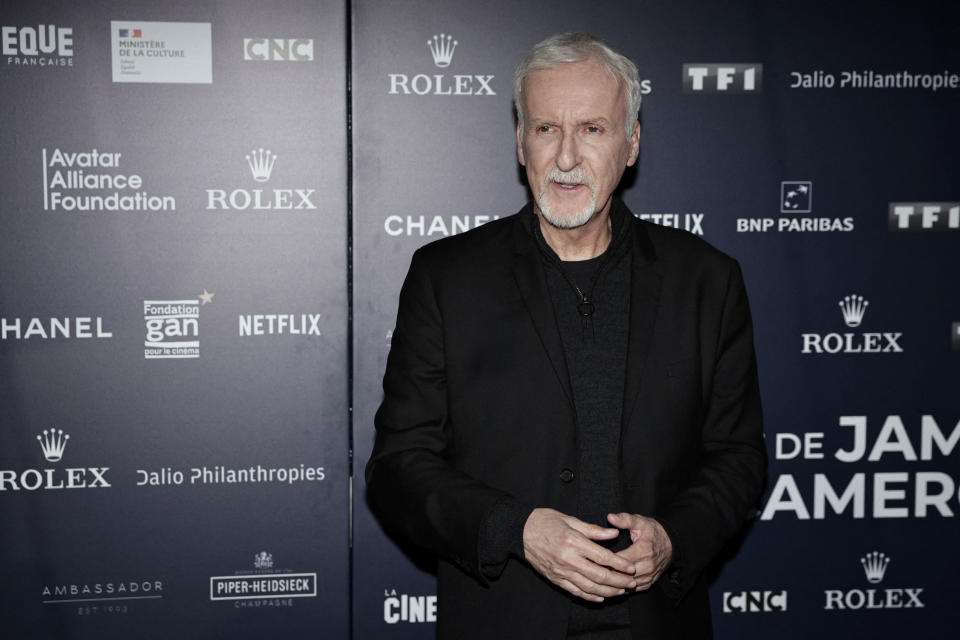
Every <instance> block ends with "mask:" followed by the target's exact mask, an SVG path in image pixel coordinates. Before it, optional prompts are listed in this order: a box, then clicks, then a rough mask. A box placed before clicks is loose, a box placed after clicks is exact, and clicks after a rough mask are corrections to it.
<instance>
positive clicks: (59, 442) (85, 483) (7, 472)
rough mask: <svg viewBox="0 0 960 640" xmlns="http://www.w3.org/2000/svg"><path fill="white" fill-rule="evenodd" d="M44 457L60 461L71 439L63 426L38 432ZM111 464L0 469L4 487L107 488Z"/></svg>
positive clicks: (5, 489) (25, 489)
mask: <svg viewBox="0 0 960 640" xmlns="http://www.w3.org/2000/svg"><path fill="white" fill-rule="evenodd" d="M37 442H38V443H39V450H40V452H41V453H42V454H43V458H44V460H46V461H47V462H50V463H54V464H56V463H58V462H60V461H61V460H62V459H63V457H64V454H65V452H66V449H67V444H68V443H69V442H70V434H68V433H64V431H63V429H44V430H43V432H42V433H40V434H39V435H37ZM109 470H110V468H109V467H68V468H56V467H45V468H43V469H36V468H33V469H23V470H20V471H18V470H13V469H0V491H37V490H55V489H105V488H108V487H110V483H109V482H108V481H107V477H106V474H107V471H109Z"/></svg>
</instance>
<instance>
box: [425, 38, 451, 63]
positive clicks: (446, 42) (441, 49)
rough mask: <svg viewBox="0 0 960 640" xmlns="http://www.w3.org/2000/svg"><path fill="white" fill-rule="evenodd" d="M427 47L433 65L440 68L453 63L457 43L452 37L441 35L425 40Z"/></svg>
mask: <svg viewBox="0 0 960 640" xmlns="http://www.w3.org/2000/svg"><path fill="white" fill-rule="evenodd" d="M427 46H428V47H430V54H431V55H432V56H433V64H435V65H437V66H438V67H440V68H443V67H449V66H450V63H451V62H452V61H453V51H454V49H456V48H457V41H456V40H454V39H453V36H448V35H446V34H443V33H441V34H440V35H439V36H433V37H432V38H431V39H429V40H427Z"/></svg>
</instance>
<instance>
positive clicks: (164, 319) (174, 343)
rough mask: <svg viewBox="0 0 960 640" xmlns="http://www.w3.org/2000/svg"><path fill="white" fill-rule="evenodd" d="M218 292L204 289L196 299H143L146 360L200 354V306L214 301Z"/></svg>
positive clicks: (187, 356)
mask: <svg viewBox="0 0 960 640" xmlns="http://www.w3.org/2000/svg"><path fill="white" fill-rule="evenodd" d="M215 295H216V294H215V293H210V292H209V291H207V290H206V289H204V290H203V293H201V294H200V295H199V296H197V297H196V298H191V299H181V300H144V301H143V321H144V324H145V325H146V330H147V335H146V340H145V341H144V343H143V347H144V348H143V357H144V358H145V359H147V360H159V359H180V358H199V357H200V307H201V306H203V305H206V304H209V303H211V302H213V296H215Z"/></svg>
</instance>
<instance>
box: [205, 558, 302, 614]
mask: <svg viewBox="0 0 960 640" xmlns="http://www.w3.org/2000/svg"><path fill="white" fill-rule="evenodd" d="M253 566H254V571H253V572H249V571H243V570H240V571H237V572H236V573H234V575H230V576H212V577H211V578H210V600H212V601H225V600H228V601H233V602H234V606H235V607H236V608H238V609H241V608H256V607H290V606H293V598H315V597H317V574H316V573H294V572H293V571H291V570H289V569H287V570H282V571H275V570H273V566H274V561H273V554H271V553H269V552H267V551H260V552H258V553H256V554H254V556H253Z"/></svg>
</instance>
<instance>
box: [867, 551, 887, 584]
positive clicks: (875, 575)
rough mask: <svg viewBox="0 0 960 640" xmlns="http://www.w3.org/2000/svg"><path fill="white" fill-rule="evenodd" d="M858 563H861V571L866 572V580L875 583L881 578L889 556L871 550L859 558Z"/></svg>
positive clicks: (885, 569)
mask: <svg viewBox="0 0 960 640" xmlns="http://www.w3.org/2000/svg"><path fill="white" fill-rule="evenodd" d="M860 564H862V565H863V571H864V573H866V574H867V582H869V583H870V584H877V583H878V582H880V581H881V580H883V574H884V573H886V571H887V565H888V564H890V558H888V557H887V556H886V555H884V554H882V553H880V552H879V551H873V552H871V553H868V554H867V555H865V556H863V557H862V558H860Z"/></svg>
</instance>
